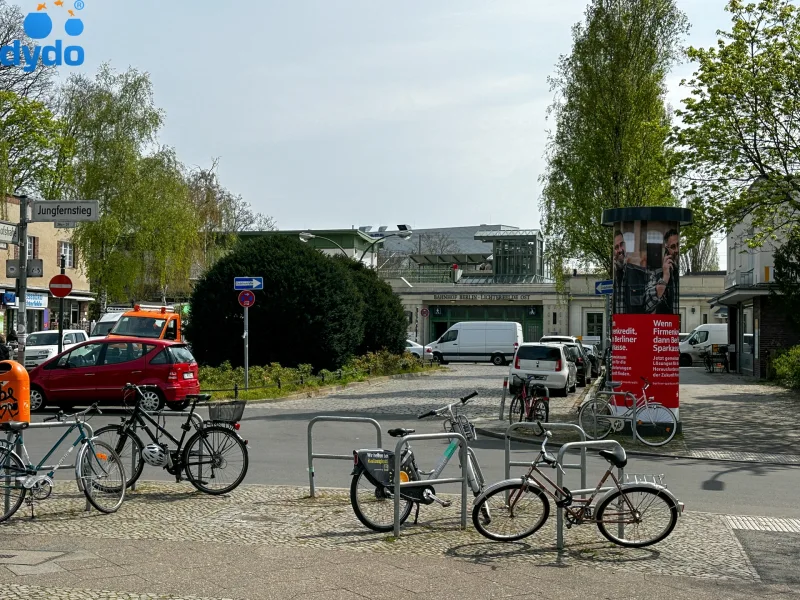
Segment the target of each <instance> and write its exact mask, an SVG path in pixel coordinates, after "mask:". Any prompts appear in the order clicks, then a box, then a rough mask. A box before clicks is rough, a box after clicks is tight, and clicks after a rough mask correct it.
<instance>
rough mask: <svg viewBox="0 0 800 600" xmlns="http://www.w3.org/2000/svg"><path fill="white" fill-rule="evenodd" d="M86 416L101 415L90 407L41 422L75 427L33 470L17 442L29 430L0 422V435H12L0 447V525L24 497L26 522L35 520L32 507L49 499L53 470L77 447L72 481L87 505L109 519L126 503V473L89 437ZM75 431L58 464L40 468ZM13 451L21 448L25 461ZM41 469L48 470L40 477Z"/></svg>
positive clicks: (107, 450) (114, 456)
mask: <svg viewBox="0 0 800 600" xmlns="http://www.w3.org/2000/svg"><path fill="white" fill-rule="evenodd" d="M90 412H96V413H97V414H98V415H100V414H103V413H102V412H101V411H100V410H99V409H98V408H97V405H96V404H93V405H92V406H90V407H89V408H87V409H86V410H84V411H81V412H77V413H75V414H73V415H64V413H62V412H59V413H58V414H57V415H55V416H54V417H50V418H49V419H45V421H53V420H58V421H60V422H65V421H74V422H73V423H72V425H70V427H69V428H68V429H67V431H66V432H64V434H63V435H62V436H61V438H60V439H59V440H58V441H57V442H56V443H55V444H54V445H53V447H52V448H50V451H49V452H48V453H47V454H46V455H45V457H44V458H43V459H42V460H41V461H40V462H39V464H37V465H34V464H33V463H32V461H31V459H30V456H29V455H28V450H27V448H26V447H25V442H24V439H23V437H22V432H23V431H25V430H26V429H27V428H28V427H29V423H25V422H20V421H9V422H5V423H0V431H4V432H6V433H9V434H12V435H11V439H7V440H5V441H4V442H3V443H2V444H0V489H2V492H0V497H2V498H3V499H4V503H3V507H4V508H3V510H4V512H3V514H2V516H0V522H2V521H6V520H8V519H9V518H11V517H12V516H13V515H14V513H16V512H17V510H18V509H19V507H20V506H21V505H22V502H23V501H25V500H26V498H27V502H28V504H29V505H30V507H31V518H34V516H35V515H34V503H35V502H36V501H41V500H46V499H47V498H48V497H49V496H50V494H51V493H52V492H53V485H54V482H53V477H54V476H55V474H56V471H58V470H59V469H60V468H61V466H62V465H63V464H64V461H65V460H66V459H67V457H68V456H69V455H70V454H72V451H73V450H75V448H77V447H78V446H80V450H78V454H77V455H76V460H75V480H76V482H77V484H78V489H80V490H81V491H82V492H83V494H84V495H85V496H86V499H87V500H88V501H89V503H90V504H91V505H92V506H94V507H95V508H96V509H97V510H99V511H100V512H102V513H105V514H109V513H113V512H116V511H117V509H119V507H120V506H121V505H122V502H123V500H124V499H125V485H124V481H125V468H124V467H123V464H122V461H121V459H120V457H119V455H117V453H116V452H115V451H114V449H113V448H112V447H111V446H109V445H108V444H106V443H105V442H103V441H102V440H98V439H96V438H93V437H90V436H89V434H91V427H88V426H87V425H86V415H87V414H88V413H90ZM82 417H83V418H82ZM75 429H77V430H78V438H77V439H76V440H75V441H74V442H73V443H72V445H71V446H70V447H69V448H68V449H67V451H66V452H65V453H64V456H62V457H61V460H59V461H58V463H57V464H56V465H55V466H54V467H45V461H46V460H47V459H49V458H50V457H51V456H52V455H53V454H54V453H55V452H56V450H57V449H58V448H59V447H60V446H61V444H62V443H63V442H64V441H65V440H66V439H67V437H69V435H70V434H71V433H72V432H73V431H74V430H75ZM15 447H19V448H21V451H22V455H23V457H24V460H23V458H21V457H20V456H19V455H18V454H17V453H16V452H15V451H14V448H15ZM45 468H46V469H49V470H48V471H47V473H46V474H40V471H41V470H42V469H45Z"/></svg>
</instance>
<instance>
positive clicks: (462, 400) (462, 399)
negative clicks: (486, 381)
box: [461, 390, 478, 404]
mask: <svg viewBox="0 0 800 600" xmlns="http://www.w3.org/2000/svg"><path fill="white" fill-rule="evenodd" d="M477 395H478V391H477V390H475V391H474V392H472V393H471V394H467V395H466V396H464V397H463V398H461V404H466V403H467V400H472V399H473V398H474V397H475V396H477Z"/></svg>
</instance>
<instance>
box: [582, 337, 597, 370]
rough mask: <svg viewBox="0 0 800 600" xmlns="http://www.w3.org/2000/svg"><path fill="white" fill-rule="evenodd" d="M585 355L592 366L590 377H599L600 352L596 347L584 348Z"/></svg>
mask: <svg viewBox="0 0 800 600" xmlns="http://www.w3.org/2000/svg"><path fill="white" fill-rule="evenodd" d="M583 348H584V350H586V354H587V356H588V357H589V361H590V362H591V365H592V377H600V350H599V349H598V348H597V346H594V345H592V346H584V347H583Z"/></svg>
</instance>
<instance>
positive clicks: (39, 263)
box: [26, 258, 44, 277]
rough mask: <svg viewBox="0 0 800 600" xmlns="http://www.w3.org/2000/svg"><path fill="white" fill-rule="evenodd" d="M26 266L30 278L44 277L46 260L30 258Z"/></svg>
mask: <svg viewBox="0 0 800 600" xmlns="http://www.w3.org/2000/svg"><path fill="white" fill-rule="evenodd" d="M26 266H27V268H26V271H27V272H28V277H44V260H42V259H41V258H29V259H28V262H27V265H26Z"/></svg>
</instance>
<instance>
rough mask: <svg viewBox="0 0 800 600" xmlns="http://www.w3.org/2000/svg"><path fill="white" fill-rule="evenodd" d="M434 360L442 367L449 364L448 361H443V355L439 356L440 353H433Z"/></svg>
mask: <svg viewBox="0 0 800 600" xmlns="http://www.w3.org/2000/svg"><path fill="white" fill-rule="evenodd" d="M433 360H434V362H437V363H439V364H440V365H446V364H447V361H446V360H443V359H442V355H441V354H439V353H438V352H434V353H433Z"/></svg>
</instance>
